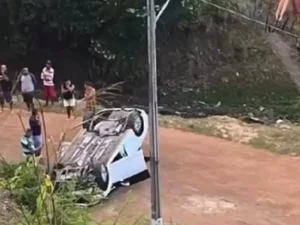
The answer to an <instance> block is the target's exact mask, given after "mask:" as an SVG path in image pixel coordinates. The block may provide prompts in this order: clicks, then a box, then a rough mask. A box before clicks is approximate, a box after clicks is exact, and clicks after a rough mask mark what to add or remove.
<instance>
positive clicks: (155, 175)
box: [147, 0, 170, 225]
mask: <svg viewBox="0 0 300 225" xmlns="http://www.w3.org/2000/svg"><path fill="white" fill-rule="evenodd" d="M169 2H170V0H167V1H166V3H165V4H164V5H163V7H162V9H161V10H160V12H159V13H158V15H157V16H156V13H155V2H154V0H147V12H148V13H147V14H148V17H147V22H148V26H147V28H148V63H149V115H150V116H149V127H150V143H151V151H150V152H151V153H150V158H151V224H152V225H162V224H163V221H162V216H161V205H160V183H159V155H158V153H159V149H158V103H157V66H156V22H157V21H158V19H159V18H160V16H161V15H162V13H163V11H164V10H165V9H166V8H167V6H168V4H169Z"/></svg>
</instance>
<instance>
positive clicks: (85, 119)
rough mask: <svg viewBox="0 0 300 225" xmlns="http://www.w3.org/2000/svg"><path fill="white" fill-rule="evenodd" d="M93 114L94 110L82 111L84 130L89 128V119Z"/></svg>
mask: <svg viewBox="0 0 300 225" xmlns="http://www.w3.org/2000/svg"><path fill="white" fill-rule="evenodd" d="M93 116H94V112H90V111H86V112H84V114H83V118H82V122H83V124H82V128H83V129H86V130H89V129H90V126H91V122H92V121H91V119H92V118H93Z"/></svg>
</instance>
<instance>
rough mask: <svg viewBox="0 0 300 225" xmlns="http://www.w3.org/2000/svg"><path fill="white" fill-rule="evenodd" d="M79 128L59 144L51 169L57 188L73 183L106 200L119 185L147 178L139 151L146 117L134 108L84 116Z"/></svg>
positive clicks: (145, 129) (143, 136) (144, 134)
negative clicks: (62, 184) (92, 190)
mask: <svg viewBox="0 0 300 225" xmlns="http://www.w3.org/2000/svg"><path fill="white" fill-rule="evenodd" d="M83 120H84V122H83V129H82V130H81V131H80V132H79V133H78V134H77V135H76V137H75V138H74V140H73V141H72V142H64V143H62V145H61V148H60V151H59V156H58V160H57V163H56V165H55V166H54V170H53V177H54V181H55V183H56V184H57V185H59V184H61V183H62V182H66V181H69V180H73V181H74V180H75V181H77V182H78V183H80V186H81V187H85V188H86V189H89V188H91V187H93V188H95V186H97V188H98V189H99V190H101V195H102V196H104V197H106V196H107V195H108V194H109V193H110V192H111V191H112V190H113V189H114V188H115V187H117V186H118V185H120V184H123V185H125V184H127V185H129V184H130V183H131V182H137V181H140V180H144V179H147V178H149V177H150V174H149V172H148V168H147V165H146V161H145V157H144V154H143V151H142V144H143V141H144V139H145V137H146V134H147V131H148V115H147V114H146V112H145V111H143V110H140V109H134V108H125V109H121V108H111V109H104V110H100V111H98V112H97V113H95V114H85V115H84V118H83Z"/></svg>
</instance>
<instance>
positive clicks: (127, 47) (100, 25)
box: [0, 0, 230, 60]
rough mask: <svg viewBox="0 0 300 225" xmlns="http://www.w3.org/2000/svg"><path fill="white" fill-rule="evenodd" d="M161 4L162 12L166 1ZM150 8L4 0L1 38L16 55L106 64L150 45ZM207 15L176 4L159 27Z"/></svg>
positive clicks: (99, 0)
mask: <svg viewBox="0 0 300 225" xmlns="http://www.w3.org/2000/svg"><path fill="white" fill-rule="evenodd" d="M213 2H218V3H222V4H224V3H223V1H219V0H214V1H213ZM229 2H230V1H228V2H226V5H228V4H229ZM156 3H157V11H159V10H160V7H161V6H162V5H163V3H164V1H163V0H159V1H156ZM145 6H146V1H134V0H125V1H124V0H122V1H121V0H87V1H79V0H73V1H70V0H67V1H61V0H53V1H49V0H33V1H27V0H22V1H19V0H10V1H1V2H0V13H1V22H0V24H1V28H2V29H1V34H0V36H1V37H2V44H4V43H5V44H7V45H8V46H9V47H10V48H11V49H12V50H13V52H14V53H15V54H17V55H18V54H25V53H27V52H28V51H30V50H33V49H36V48H41V47H42V48H43V47H48V48H49V49H50V48H52V49H53V50H55V49H61V48H69V49H73V50H77V51H83V52H89V53H91V54H93V55H95V56H97V57H100V58H102V59H105V60H112V59H115V58H116V57H121V58H122V57H129V56H131V57H132V56H134V55H135V53H136V52H137V51H138V50H139V47H141V45H140V42H141V40H144V41H145V34H146V32H145V31H146V7H145ZM208 10H210V11H212V9H211V8H209V7H207V6H205V5H204V4H203V3H201V2H200V1H195V0H174V1H172V2H171V4H170V7H169V9H168V12H167V13H166V15H164V18H163V20H162V21H161V22H160V23H161V24H165V23H166V22H167V23H176V22H178V21H180V20H181V21H182V20H187V19H191V18H192V17H198V15H199V14H200V13H203V12H206V13H208V12H209V11H208ZM144 43H145V42H144Z"/></svg>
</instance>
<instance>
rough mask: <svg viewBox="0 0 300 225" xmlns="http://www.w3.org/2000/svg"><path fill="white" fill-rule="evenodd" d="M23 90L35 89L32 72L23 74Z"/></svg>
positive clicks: (30, 90)
mask: <svg viewBox="0 0 300 225" xmlns="http://www.w3.org/2000/svg"><path fill="white" fill-rule="evenodd" d="M21 90H22V92H32V91H34V83H33V81H32V76H31V74H28V75H22V76H21Z"/></svg>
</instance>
